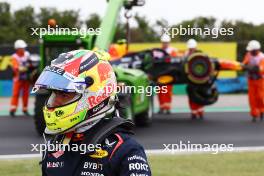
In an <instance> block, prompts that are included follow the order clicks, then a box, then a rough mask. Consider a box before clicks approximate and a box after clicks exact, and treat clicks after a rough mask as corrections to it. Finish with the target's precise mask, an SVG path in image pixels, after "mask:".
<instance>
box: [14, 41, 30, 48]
mask: <svg viewBox="0 0 264 176" xmlns="http://www.w3.org/2000/svg"><path fill="white" fill-rule="evenodd" d="M26 47H27V43H26V42H25V41H24V40H20V39H19V40H16V41H15V44H14V48H15V49H19V48H26Z"/></svg>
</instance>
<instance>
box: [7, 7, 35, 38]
mask: <svg viewBox="0 0 264 176" xmlns="http://www.w3.org/2000/svg"><path fill="white" fill-rule="evenodd" d="M12 25H13V32H14V33H15V34H16V36H15V38H16V39H17V38H19V39H23V40H25V41H27V42H28V43H34V41H36V38H37V36H32V35H31V34H32V32H33V31H32V30H31V28H35V27H37V22H36V20H35V13H34V9H33V7H30V6H27V7H25V8H23V9H20V10H17V11H15V12H14V19H13V24H12Z"/></svg>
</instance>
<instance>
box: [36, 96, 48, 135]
mask: <svg viewBox="0 0 264 176" xmlns="http://www.w3.org/2000/svg"><path fill="white" fill-rule="evenodd" d="M47 98H48V95H36V100H35V109H34V112H35V114H34V123H35V128H36V130H37V133H38V134H39V135H40V136H42V134H43V133H44V130H45V128H46V124H45V120H44V115H43V111H42V108H43V106H44V104H45V101H46V99H47Z"/></svg>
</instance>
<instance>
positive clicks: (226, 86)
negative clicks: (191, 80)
mask: <svg viewBox="0 0 264 176" xmlns="http://www.w3.org/2000/svg"><path fill="white" fill-rule="evenodd" d="M216 87H217V89H218V91H219V93H235V92H245V91H247V90H248V87H247V78H246V77H245V76H240V77H237V78H232V79H218V80H217V81H216Z"/></svg>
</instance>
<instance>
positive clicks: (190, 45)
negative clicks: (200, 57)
mask: <svg viewBox="0 0 264 176" xmlns="http://www.w3.org/2000/svg"><path fill="white" fill-rule="evenodd" d="M187 48H188V49H193V48H197V42H196V40H194V39H189V40H188V41H187Z"/></svg>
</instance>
